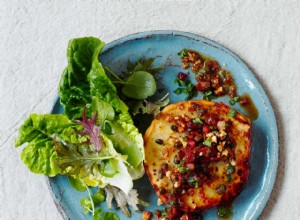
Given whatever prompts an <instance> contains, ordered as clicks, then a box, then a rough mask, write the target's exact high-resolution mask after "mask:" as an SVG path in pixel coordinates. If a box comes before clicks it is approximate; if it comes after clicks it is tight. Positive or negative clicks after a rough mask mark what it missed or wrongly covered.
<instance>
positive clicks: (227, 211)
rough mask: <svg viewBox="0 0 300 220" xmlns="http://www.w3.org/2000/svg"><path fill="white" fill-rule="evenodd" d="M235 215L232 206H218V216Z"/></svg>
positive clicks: (227, 216)
mask: <svg viewBox="0 0 300 220" xmlns="http://www.w3.org/2000/svg"><path fill="white" fill-rule="evenodd" d="M232 215H233V212H232V208H229V207H226V206H222V205H221V206H219V207H218V216H219V217H221V218H229V217H230V216H232Z"/></svg>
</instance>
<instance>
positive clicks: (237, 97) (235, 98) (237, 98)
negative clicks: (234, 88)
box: [233, 96, 241, 102]
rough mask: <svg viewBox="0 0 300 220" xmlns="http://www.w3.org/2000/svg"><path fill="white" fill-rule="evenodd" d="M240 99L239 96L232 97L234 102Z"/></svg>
mask: <svg viewBox="0 0 300 220" xmlns="http://www.w3.org/2000/svg"><path fill="white" fill-rule="evenodd" d="M240 99H241V98H240V97H239V96H236V97H234V98H233V100H234V101H235V102H238V101H240Z"/></svg>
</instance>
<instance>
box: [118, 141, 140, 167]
mask: <svg viewBox="0 0 300 220" xmlns="http://www.w3.org/2000/svg"><path fill="white" fill-rule="evenodd" d="M122 154H123V155H127V156H128V158H127V161H128V163H130V165H131V166H133V167H134V168H137V167H138V166H139V165H140V163H141V162H142V161H141V158H143V154H142V152H141V151H140V149H139V148H138V147H137V146H127V147H125V148H123V150H122Z"/></svg>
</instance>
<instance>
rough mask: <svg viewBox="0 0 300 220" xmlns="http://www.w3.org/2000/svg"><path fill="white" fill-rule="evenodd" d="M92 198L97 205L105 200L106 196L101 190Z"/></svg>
mask: <svg viewBox="0 0 300 220" xmlns="http://www.w3.org/2000/svg"><path fill="white" fill-rule="evenodd" d="M92 198H93V202H94V205H95V206H97V205H100V203H101V202H103V201H104V200H105V196H104V195H103V193H102V192H101V191H100V190H99V191H98V192H96V193H95V194H94V195H93V197H92Z"/></svg>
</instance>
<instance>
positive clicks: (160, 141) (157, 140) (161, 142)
mask: <svg viewBox="0 0 300 220" xmlns="http://www.w3.org/2000/svg"><path fill="white" fill-rule="evenodd" d="M155 143H157V144H160V145H162V144H163V143H164V141H163V140H162V139H156V140H155Z"/></svg>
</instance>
